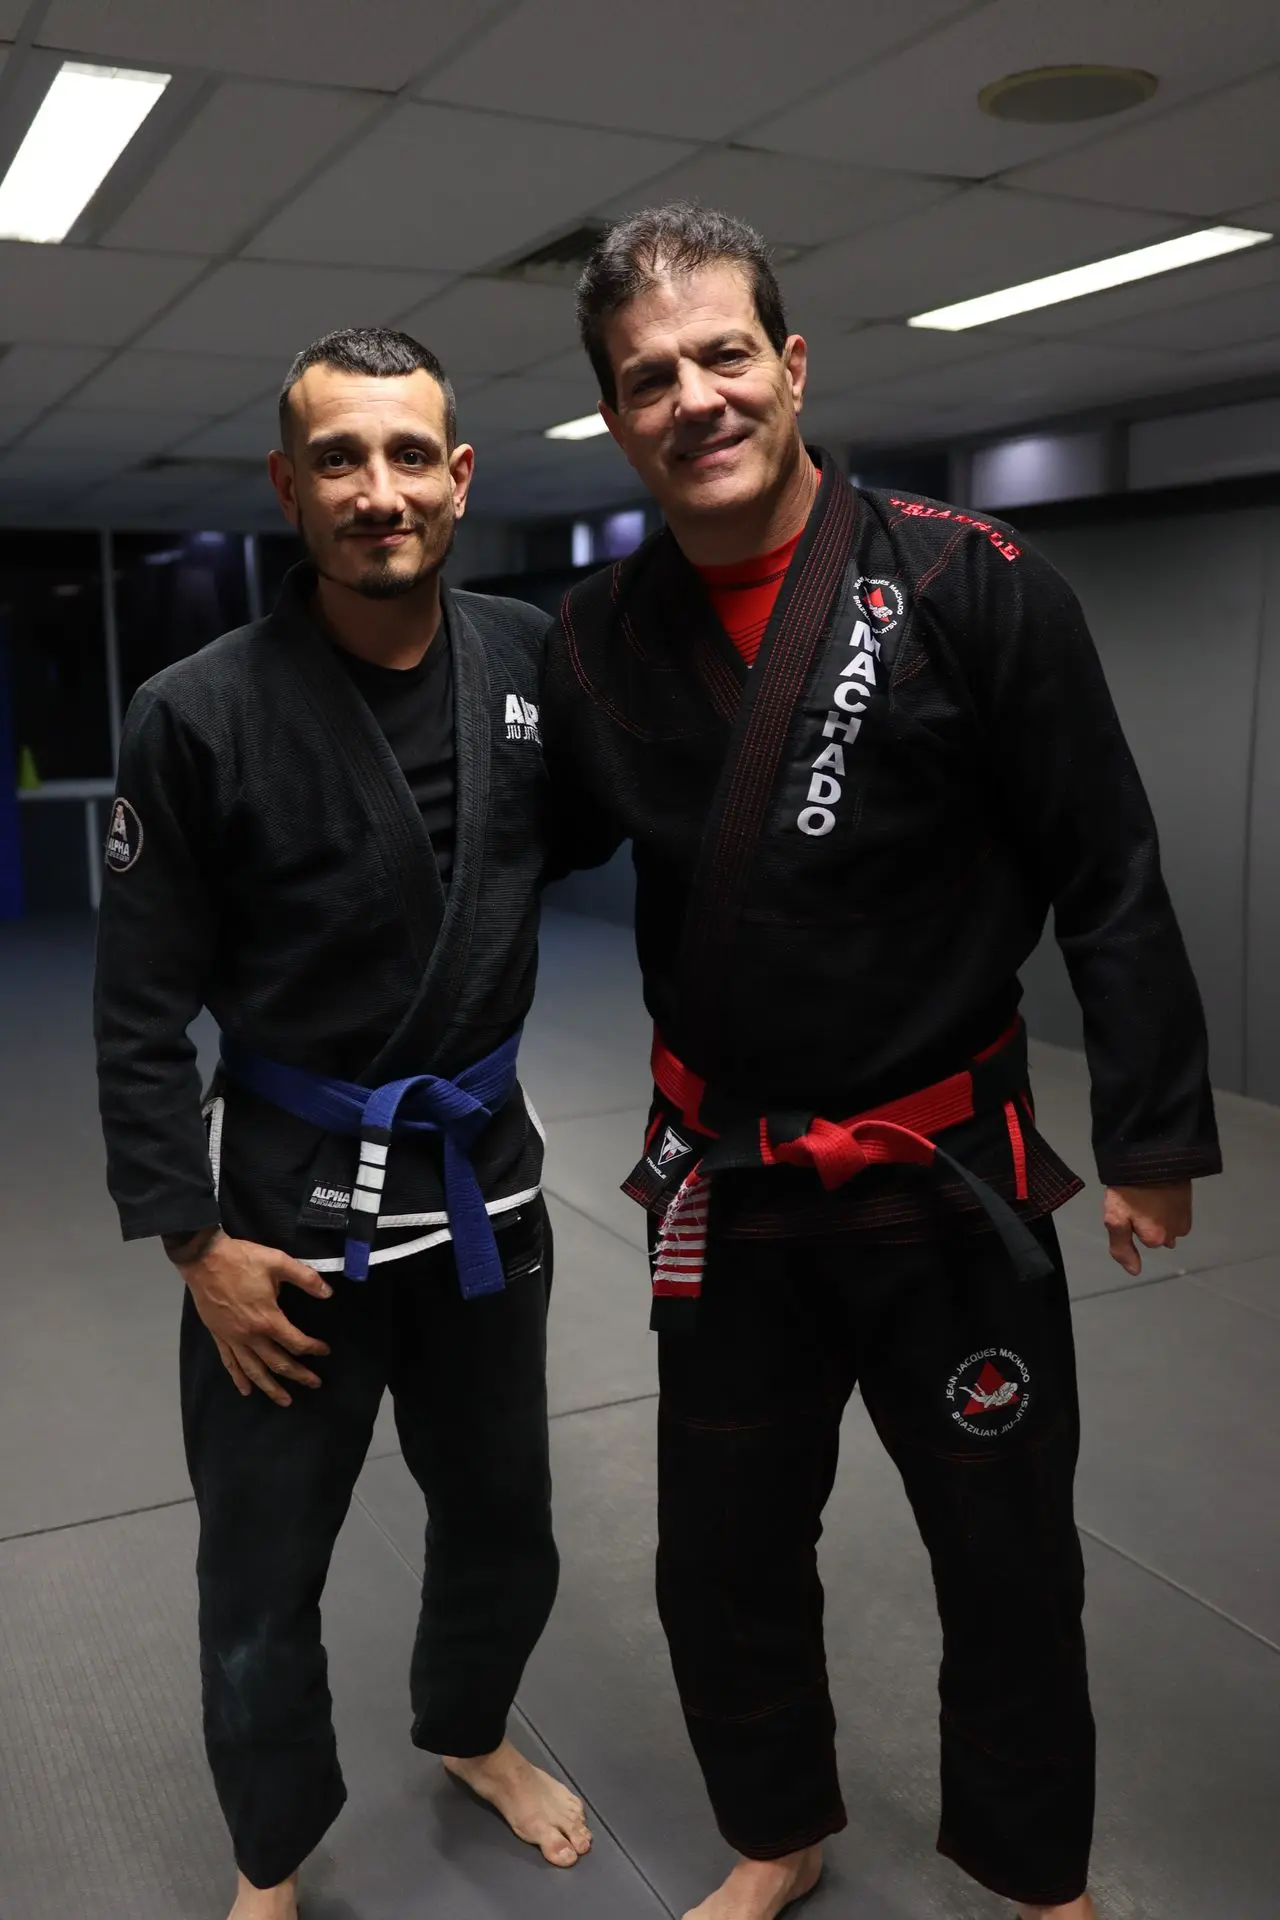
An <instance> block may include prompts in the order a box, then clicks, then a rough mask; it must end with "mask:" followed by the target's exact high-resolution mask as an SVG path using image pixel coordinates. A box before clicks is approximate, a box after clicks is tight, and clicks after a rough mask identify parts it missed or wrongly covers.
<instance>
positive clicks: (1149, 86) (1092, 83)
mask: <svg viewBox="0 0 1280 1920" xmlns="http://www.w3.org/2000/svg"><path fill="white" fill-rule="evenodd" d="M1159 84H1160V82H1159V81H1158V80H1157V79H1156V76H1155V74H1154V73H1144V72H1143V70H1142V69H1141V67H1032V68H1031V70H1030V71H1029V72H1028V73H1007V74H1006V75H1005V77H1004V79H1003V80H993V81H992V82H991V85H990V86H989V87H984V88H983V89H982V92H981V93H980V94H979V95H978V105H979V106H980V107H981V108H982V111H983V112H984V113H989V114H991V115H992V116H993V117H994V118H995V119H997V120H1021V121H1025V122H1028V123H1029V124H1030V125H1032V126H1038V127H1047V126H1060V125H1066V124H1068V123H1069V122H1071V121H1073V120H1101V119H1103V118H1105V116H1106V115H1107V114H1109V113H1123V112H1124V111H1125V109H1126V108H1127V107H1137V106H1141V104H1142V102H1143V101H1144V100H1149V99H1150V98H1151V96H1152V94H1153V93H1154V92H1155V90H1156V88H1157V87H1158V86H1159Z"/></svg>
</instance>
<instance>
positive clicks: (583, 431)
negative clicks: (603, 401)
mask: <svg viewBox="0 0 1280 1920" xmlns="http://www.w3.org/2000/svg"><path fill="white" fill-rule="evenodd" d="M608 431H609V429H608V427H607V426H606V425H605V423H604V421H603V420H602V419H601V418H600V415H599V414H598V413H584V414H583V416H582V418H581V420H562V421H561V422H560V425H559V426H558V427H548V428H547V429H546V432H545V433H544V434H543V436H542V437H543V439H544V440H593V439H594V438H595V436H596V434H598V433H608Z"/></svg>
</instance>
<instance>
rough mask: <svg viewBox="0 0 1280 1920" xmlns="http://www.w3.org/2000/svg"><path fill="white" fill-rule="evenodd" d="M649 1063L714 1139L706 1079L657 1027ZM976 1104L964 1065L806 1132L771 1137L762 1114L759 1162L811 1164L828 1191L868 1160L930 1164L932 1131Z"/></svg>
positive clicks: (680, 1106)
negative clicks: (705, 1106)
mask: <svg viewBox="0 0 1280 1920" xmlns="http://www.w3.org/2000/svg"><path fill="white" fill-rule="evenodd" d="M1020 1027H1021V1021H1020V1020H1019V1019H1016V1018H1015V1019H1014V1020H1013V1021H1012V1022H1011V1023H1010V1025H1009V1026H1008V1027H1007V1028H1006V1029H1005V1031H1004V1032H1003V1033H1002V1034H1001V1035H1000V1037H999V1039H997V1040H994V1041H993V1042H992V1044H991V1045H990V1046H989V1047H985V1048H984V1049H983V1050H982V1052H981V1053H979V1054H976V1055H975V1056H974V1060H975V1063H976V1062H978V1061H983V1060H990V1059H992V1058H993V1057H994V1056H995V1055H996V1054H998V1053H1000V1052H1001V1051H1002V1049H1003V1048H1005V1047H1007V1046H1008V1045H1009V1043H1010V1042H1011V1041H1012V1040H1013V1039H1014V1038H1015V1037H1016V1035H1017V1034H1018V1032H1019V1030H1020ZM651 1063H652V1069H653V1078H654V1082H655V1084H656V1085H657V1087H658V1089H659V1091H660V1092H661V1093H662V1094H663V1095H664V1096H665V1097H666V1099H668V1100H669V1101H670V1102H671V1104H672V1106H673V1107H674V1108H676V1110H677V1111H678V1112H679V1114H680V1117H681V1119H682V1120H683V1121H684V1124H685V1125H686V1126H687V1127H688V1128H690V1129H691V1131H693V1132H695V1133H700V1134H702V1135H703V1136H704V1138H708V1139H713V1140H714V1139H718V1138H719V1135H718V1134H717V1133H716V1131H715V1129H714V1128H712V1127H710V1126H708V1125H707V1124H706V1122H705V1121H704V1120H703V1119H702V1118H701V1111H702V1102H703V1100H704V1098H705V1096H706V1091H707V1083H706V1081H705V1080H703V1079H701V1078H700V1077H699V1076H698V1075H697V1074H696V1073H693V1072H692V1071H691V1070H690V1069H689V1068H688V1067H686V1066H685V1065H684V1064H683V1062H682V1061H680V1060H677V1058H676V1056H675V1055H674V1053H672V1051H671V1049H670V1048H669V1047H668V1046H666V1045H665V1044H664V1042H663V1040H662V1038H661V1036H660V1035H659V1034H657V1033H656V1032H655V1034H654V1037H653V1053H652V1056H651ZM977 1111H978V1109H977V1106H976V1105H975V1102H974V1085H973V1075H972V1073H971V1072H970V1071H969V1069H968V1068H965V1069H963V1070H962V1071H961V1072H959V1073H952V1074H949V1075H948V1076H947V1078H946V1079H945V1080H938V1081H936V1082H935V1083H934V1084H933V1085H932V1086H930V1087H922V1088H921V1089H920V1091H919V1092H918V1093H909V1094H904V1095H903V1097H902V1098H901V1099H899V1100H887V1101H885V1102H884V1104H883V1105H882V1106H878V1107H869V1108H868V1109H867V1110H866V1112H865V1113H856V1114H853V1115H852V1116H851V1117H850V1118H849V1119H847V1120H839V1121H836V1120H824V1119H821V1118H815V1119H814V1120H813V1121H811V1123H810V1125H809V1128H808V1131H807V1132H805V1133H802V1134H799V1135H798V1136H797V1137H796V1138H794V1139H791V1140H782V1141H778V1140H775V1139H772V1138H771V1137H770V1125H769V1120H768V1118H767V1116H762V1117H761V1119H760V1122H759V1125H760V1159H761V1162H762V1164H763V1165H765V1166H775V1165H779V1164H781V1165H783V1166H793V1167H812V1168H813V1169H814V1171H815V1172H816V1173H817V1175H818V1177H819V1179H820V1180H821V1181H822V1184H823V1186H824V1187H825V1188H826V1189H827V1190H828V1192H831V1191H834V1189H835V1188H836V1187H840V1186H843V1185H844V1183H845V1181H847V1180H851V1179H853V1178H854V1176H855V1175H856V1174H859V1173H862V1172H863V1171H864V1169H865V1168H867V1167H870V1166H929V1165H930V1164H931V1163H932V1161H933V1158H934V1152H935V1148H934V1142H933V1139H932V1138H931V1136H932V1135H933V1134H936V1133H942V1132H944V1131H945V1130H946V1128H948V1127H954V1126H958V1125H959V1124H960V1122H961V1121H963V1120H972V1119H973V1117H974V1115H975V1113H976V1112H977ZM1004 1114H1005V1123H1006V1125H1007V1126H1008V1129H1009V1145H1010V1147H1011V1149H1012V1152H1013V1165H1014V1176H1015V1181H1016V1188H1015V1191H1016V1193H1017V1197H1018V1199H1019V1200H1025V1199H1026V1197H1027V1153H1026V1142H1025V1140H1024V1138H1023V1133H1022V1124H1021V1121H1020V1119H1019V1117H1018V1109H1017V1104H1016V1102H1014V1101H1013V1100H1007V1101H1005V1103H1004Z"/></svg>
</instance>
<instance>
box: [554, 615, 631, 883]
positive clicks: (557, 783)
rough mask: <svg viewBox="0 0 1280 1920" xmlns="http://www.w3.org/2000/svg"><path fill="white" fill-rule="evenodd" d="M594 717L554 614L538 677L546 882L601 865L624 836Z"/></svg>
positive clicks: (618, 845) (562, 629)
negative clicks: (546, 787) (545, 788)
mask: <svg viewBox="0 0 1280 1920" xmlns="http://www.w3.org/2000/svg"><path fill="white" fill-rule="evenodd" d="M595 723H596V714H595V709H594V708H593V706H592V704H591V701H590V700H589V698H588V696H587V694H586V692H585V691H584V689H583V687H582V685H581V683H580V681H579V680H578V677H577V675H576V673H575V672H574V670H573V665H572V662H571V661H570V659H569V655H568V649H567V646H566V641H565V632H564V626H563V624H562V622H561V621H560V620H559V619H557V620H555V621H553V622H552V625H551V627H550V629H549V630H548V633H547V639H546V654H545V658H544V668H543V682H542V747H543V756H544V761H545V765H546V769H547V773H548V776H549V778H550V805H549V813H548V851H547V862H546V865H545V867H544V868H543V880H544V881H546V882H550V881H552V880H562V879H563V878H564V877H565V875H566V874H568V873H573V872H574V871H576V870H577V869H578V868H580V867H600V866H603V865H604V863H605V861H606V860H608V859H611V858H612V856H613V855H614V854H615V853H616V852H617V850H618V848H619V847H620V846H621V845H622V843H623V841H624V840H625V839H626V838H627V832H626V829H625V827H624V826H623V825H622V823H621V822H620V821H619V819H618V818H617V816H616V814H615V813H614V811H613V809H612V808H611V806H610V804H609V792H608V778H607V770H606V769H605V767H604V766H603V764H597V763H598V761H599V755H598V752H597V749H596V746H595V735H596V732H597V728H596V724H595Z"/></svg>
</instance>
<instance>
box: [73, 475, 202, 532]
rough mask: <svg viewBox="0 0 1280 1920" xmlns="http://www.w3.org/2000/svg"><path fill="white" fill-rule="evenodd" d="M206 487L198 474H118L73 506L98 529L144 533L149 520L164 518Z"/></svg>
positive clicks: (81, 497) (89, 492)
mask: <svg viewBox="0 0 1280 1920" xmlns="http://www.w3.org/2000/svg"><path fill="white" fill-rule="evenodd" d="M207 487H208V477H207V475H204V474H200V473H184V472H182V471H171V472H159V473H141V472H134V473H122V474H118V475H117V476H116V477H115V478H114V479H111V480H105V481H103V482H102V483H101V484H100V485H98V486H96V487H92V488H90V489H89V490H88V491H87V492H85V493H83V494H82V495H81V496H80V498H79V501H78V502H77V504H78V506H79V508H80V510H81V511H82V512H83V513H87V514H90V515H92V517H93V518H94V519H95V520H96V521H97V522H98V523H99V524H100V525H102V526H109V527H122V528H123V527H135V528H139V529H144V528H146V527H148V526H150V525H153V524H154V519H153V518H152V516H155V515H157V514H165V515H166V516H167V515H168V513H170V512H171V511H172V510H173V509H175V508H181V506H182V505H183V503H184V502H185V501H187V500H190V499H192V498H194V497H195V494H196V492H197V491H199V490H207Z"/></svg>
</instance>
